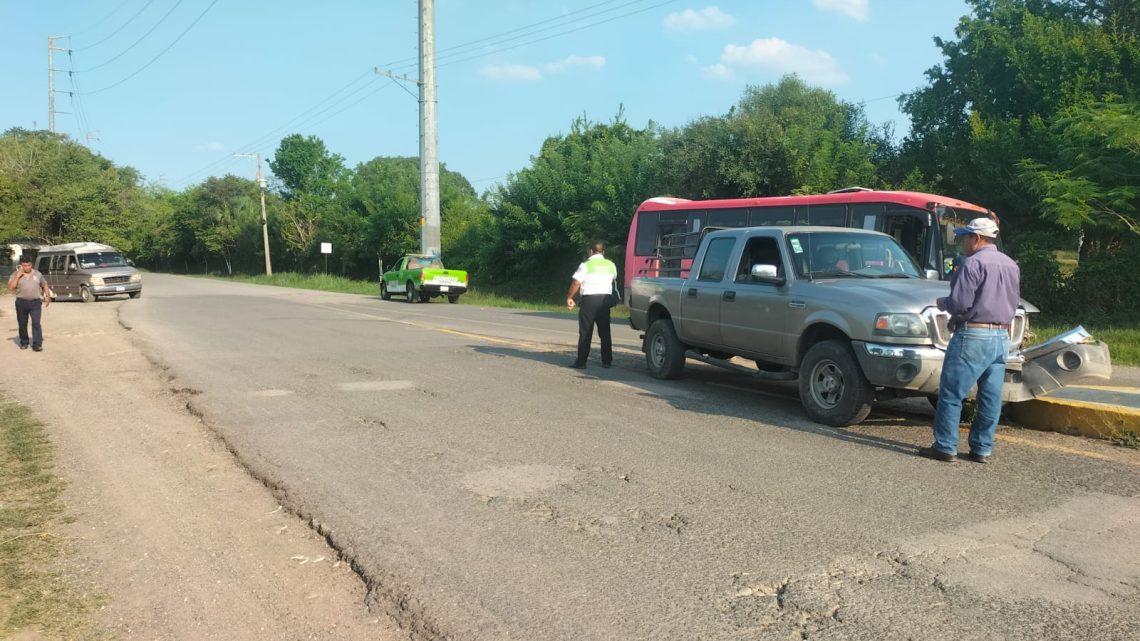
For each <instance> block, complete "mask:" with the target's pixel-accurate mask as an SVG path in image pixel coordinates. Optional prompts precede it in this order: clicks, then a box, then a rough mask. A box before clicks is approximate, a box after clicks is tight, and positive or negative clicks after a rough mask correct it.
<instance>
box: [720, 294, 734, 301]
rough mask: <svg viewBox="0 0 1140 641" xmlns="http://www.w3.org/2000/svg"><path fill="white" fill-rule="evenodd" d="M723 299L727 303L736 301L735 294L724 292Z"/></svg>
mask: <svg viewBox="0 0 1140 641" xmlns="http://www.w3.org/2000/svg"><path fill="white" fill-rule="evenodd" d="M723 298H724V300H727V301H734V300H736V292H725V293H724V296H723Z"/></svg>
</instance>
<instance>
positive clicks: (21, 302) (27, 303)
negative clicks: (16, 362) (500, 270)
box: [16, 298, 608, 349]
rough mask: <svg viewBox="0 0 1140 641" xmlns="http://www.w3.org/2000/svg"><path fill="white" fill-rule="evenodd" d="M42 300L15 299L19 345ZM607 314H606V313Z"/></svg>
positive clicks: (37, 338)
mask: <svg viewBox="0 0 1140 641" xmlns="http://www.w3.org/2000/svg"><path fill="white" fill-rule="evenodd" d="M42 311H43V301H41V300H40V299H38V298H37V299H35V300H27V299H25V298H17V299H16V324H17V325H19V326H20V345H27V344H28V318H29V317H30V318H31V319H32V341H31V342H32V349H35V348H37V347H40V346H42V345H43V344H44V332H43V329H41V328H40V312H42ZM607 315H608V314H607Z"/></svg>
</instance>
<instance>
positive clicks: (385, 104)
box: [0, 0, 967, 191]
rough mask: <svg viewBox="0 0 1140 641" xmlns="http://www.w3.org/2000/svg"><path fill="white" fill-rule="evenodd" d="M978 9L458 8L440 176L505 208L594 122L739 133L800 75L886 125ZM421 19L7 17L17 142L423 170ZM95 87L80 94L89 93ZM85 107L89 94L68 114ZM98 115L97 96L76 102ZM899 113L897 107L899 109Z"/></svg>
mask: <svg viewBox="0 0 1140 641" xmlns="http://www.w3.org/2000/svg"><path fill="white" fill-rule="evenodd" d="M966 13H967V7H966V4H965V2H964V1H963V0H715V1H713V2H692V1H690V0H674V1H672V2H666V1H665V0H609V1H601V0H555V1H547V2H536V1H529V2H524V1H520V0H485V1H477V0H436V40H437V42H436V50H437V58H438V65H439V66H438V71H437V84H438V100H439V105H438V112H439V157H440V160H441V161H442V162H444V163H445V164H446V165H447V167H448V168H449V169H451V170H453V171H459V172H461V173H462V174H463V175H465V176H466V177H467V178H468V179H469V180H470V181H471V182H472V183H473V184H474V185H475V187H476V189H477V190H479V191H483V190H484V189H487V188H489V187H491V186H492V185H494V184H495V183H496V182H500V181H502V180H503V179H504V178H505V177H506V175H507V174H508V173H509V172H512V171H517V170H520V169H523V168H525V167H526V166H527V165H528V163H529V160H530V157H531V156H532V155H533V154H535V153H537V152H538V151H539V149H540V146H541V144H542V141H543V140H544V139H545V138H546V137H547V136H550V135H554V134H557V133H560V132H565V131H566V130H567V129H568V128H569V126H570V123H571V122H572V121H573V120H574V118H576V117H578V116H581V115H583V114H585V115H586V116H588V117H589V118H590V119H591V120H596V121H597V120H600V121H607V120H610V119H611V118H612V117H613V116H614V115H615V114H616V113H617V112H618V109H619V107H624V111H625V116H626V119H627V120H628V121H629V122H630V123H631V124H632V125H634V126H637V127H643V126H645V125H646V124H647V123H648V122H649V121H650V120H652V121H654V122H656V123H658V124H660V125H663V126H667V127H673V126H679V125H683V124H685V123H686V122H689V121H690V120H693V119H695V118H698V117H700V116H703V115H710V114H723V113H724V112H726V111H727V110H728V109H729V108H730V107H731V106H732V105H733V104H735V103H736V102H737V101H738V100H739V98H740V96H741V95H742V92H743V90H744V88H745V86H746V85H749V84H756V85H759V84H766V83H769V82H774V81H776V80H778V79H779V78H780V77H781V76H782V75H784V74H786V73H793V72H796V73H799V74H800V76H801V77H802V78H804V79H805V80H806V81H808V82H809V83H811V84H814V85H818V86H822V87H825V88H827V89H829V90H831V91H833V92H834V93H835V94H836V95H837V96H838V97H839V98H841V99H844V100H849V101H853V102H859V101H867V102H866V110H867V113H868V116H869V117H870V119H871V120H872V122H876V123H881V122H887V121H890V122H894V123H895V127H896V133H897V135H900V136H901V135H902V134H904V133H905V132H906V129H907V126H908V124H907V121H906V119H905V117H903V116H902V115H901V114H900V113H899V112H898V109H897V105H896V103H895V101H894V99H893V98H886V97H893V96H894V95H896V94H898V93H900V92H903V91H910V90H912V89H914V88H916V87H918V86H921V85H923V84H924V82H925V78H924V76H923V72H924V71H925V70H926V69H928V68H930V67H931V66H933V65H935V64H938V63H939V62H940V61H941V57H940V55H939V52H938V50H937V49H936V48H935V46H934V44H933V41H932V38H933V36H936V35H937V36H942V37H944V38H951V37H953V30H954V26H955V25H956V24H957V21H958V19H959V17H961V16H962V15H965V14H966ZM417 29H418V8H417V2H416V0H402V1H400V2H395V1H392V0H389V1H387V2H375V1H371V2H369V1H366V0H327V1H326V2H319V3H318V2H313V1H311V0H309V1H303V0H276V1H272V0H103V1H101V2H78V1H68V0H55V1H53V2H24V1H20V0H0V54H2V56H3V60H4V62H5V64H4V65H3V66H2V67H0V130H3V129H7V128H9V127H15V126H18V127H25V128H32V127H37V128H40V129H46V128H47V120H48V115H47V114H48V107H47V94H48V90H47V88H48V79H47V75H48V74H47V42H48V41H47V38H48V36H64V35H66V36H70V38H68V39H61V40H58V41H57V44H56V46H58V47H60V48H66V49H70V50H71V51H70V52H56V53H55V63H54V66H55V68H56V69H57V70H58V71H57V72H56V74H55V77H56V87H57V89H58V90H59V91H58V93H57V97H56V109H57V110H59V111H64V112H72V113H64V114H58V115H57V116H56V130H57V131H60V132H62V133H66V134H69V135H71V136H72V137H74V138H77V139H83V141H84V142H85V143H86V144H88V145H89V146H91V148H92V149H94V150H95V151H97V152H98V153H101V154H103V155H104V156H106V157H107V158H109V159H111V160H112V161H114V162H115V163H116V164H120V165H130V166H133V167H135V168H137V169H138V170H139V171H141V172H142V173H143V175H144V176H145V178H146V179H147V180H148V181H160V182H161V183H162V184H164V185H166V186H168V187H171V188H175V189H182V188H183V187H185V186H187V185H188V184H193V183H196V182H200V181H201V180H203V179H205V178H206V177H207V176H210V175H223V174H225V173H235V174H237V175H241V176H248V177H252V176H253V174H254V169H255V168H254V163H253V161H252V160H248V159H242V158H233V157H232V154H234V153H239V152H251V153H252V152H260V153H262V155H264V156H272V154H273V150H274V149H275V148H276V146H277V144H278V142H279V141H280V139H281V138H282V137H283V136H285V135H288V134H291V133H301V134H304V135H316V136H318V137H320V138H321V139H322V140H324V141H325V144H326V145H327V146H328V147H329V149H330V150H331V151H333V152H335V153H339V154H341V155H342V156H344V157H345V160H346V162H347V163H348V165H349V166H350V167H351V166H355V165H356V164H357V163H360V162H364V161H367V160H369V159H371V158H373V157H375V156H415V155H417V154H418V153H419V147H418V145H419V142H418V111H417V102H416V99H415V98H414V97H413V96H412V95H409V93H408V91H411V92H412V93H414V92H415V91H416V90H415V87H414V86H412V87H409V88H408V91H405V90H403V89H401V88H400V86H398V85H396V84H394V83H393V82H392V81H390V80H389V79H387V78H386V77H381V76H378V75H376V74H375V73H374V72H373V68H375V67H379V68H381V69H390V70H392V71H394V72H396V73H403V74H407V75H409V76H413V77H414V76H415V75H416V73H417V71H416V55H417V43H418V35H417ZM69 71H74V72H75V73H68V72H69ZM69 91H70V92H73V93H71V94H69V93H68V92H69ZM76 94H77V95H76ZM884 98H885V99H884Z"/></svg>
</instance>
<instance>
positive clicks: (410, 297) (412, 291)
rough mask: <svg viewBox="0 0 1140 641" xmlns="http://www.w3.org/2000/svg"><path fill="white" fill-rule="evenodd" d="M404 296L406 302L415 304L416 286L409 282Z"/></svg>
mask: <svg viewBox="0 0 1140 641" xmlns="http://www.w3.org/2000/svg"><path fill="white" fill-rule="evenodd" d="M404 296H406V297H407V300H406V302H409V303H414V302H416V284H415V283H413V282H412V281H410V280H409V281H408V288H407V289H406V290H404Z"/></svg>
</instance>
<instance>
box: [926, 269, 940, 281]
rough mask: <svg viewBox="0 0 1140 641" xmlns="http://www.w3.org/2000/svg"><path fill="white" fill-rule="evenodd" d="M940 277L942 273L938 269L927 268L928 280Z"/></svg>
mask: <svg viewBox="0 0 1140 641" xmlns="http://www.w3.org/2000/svg"><path fill="white" fill-rule="evenodd" d="M940 277H941V274H939V273H938V270H937V269H928V270H926V280H938V279H939V278H940Z"/></svg>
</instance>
